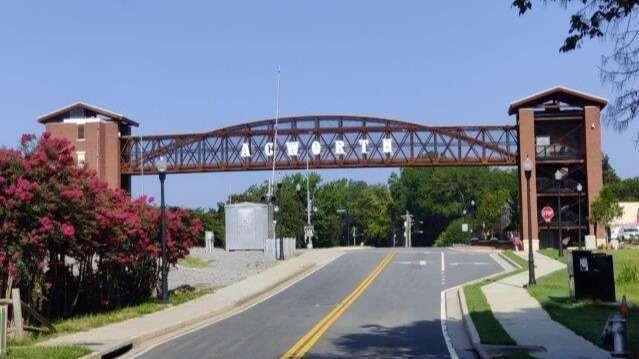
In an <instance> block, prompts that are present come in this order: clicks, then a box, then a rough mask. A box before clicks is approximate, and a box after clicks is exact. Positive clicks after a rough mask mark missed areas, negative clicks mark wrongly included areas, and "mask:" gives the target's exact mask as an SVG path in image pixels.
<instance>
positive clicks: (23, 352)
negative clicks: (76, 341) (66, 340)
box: [0, 346, 91, 359]
mask: <svg viewBox="0 0 639 359" xmlns="http://www.w3.org/2000/svg"><path fill="white" fill-rule="evenodd" d="M89 353H91V351H90V350H88V349H86V348H83V347H79V346H59V347H36V346H16V347H9V350H8V352H7V355H3V356H0V358H2V359H74V358H80V357H82V356H84V355H87V354H89Z"/></svg>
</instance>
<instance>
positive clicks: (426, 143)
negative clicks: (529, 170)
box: [120, 115, 518, 175]
mask: <svg viewBox="0 0 639 359" xmlns="http://www.w3.org/2000/svg"><path fill="white" fill-rule="evenodd" d="M276 122H277V126H276ZM120 141H121V146H120V150H121V161H120V165H121V173H122V174H130V175H139V174H142V173H145V174H146V173H154V172H155V171H156V169H155V165H154V163H155V161H156V160H157V158H159V157H160V156H163V157H164V158H165V159H166V161H167V162H168V169H167V172H169V173H190V172H219V171H246V170H267V169H270V168H271V166H272V165H273V157H275V167H276V168H277V169H299V168H305V167H306V166H307V162H308V166H309V167H310V168H353V167H409V166H467V165H475V166H476V165H485V166H508V165H511V166H512V165H516V164H517V162H516V161H517V149H518V145H517V127H516V126H512V125H503V126H450V127H432V126H426V125H422V124H417V123H411V122H404V121H397V120H391V119H386V118H379V117H367V116H352V115H312V116H296V117H285V118H281V119H279V120H278V121H276V120H274V119H269V120H264V121H257V122H249V123H245V124H241V125H236V126H232V127H226V128H222V129H218V130H214V131H210V132H205V133H193V134H179V135H161V136H141V137H138V136H124V137H122V138H121V140H120Z"/></svg>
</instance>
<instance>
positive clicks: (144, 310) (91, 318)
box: [0, 287, 214, 359]
mask: <svg viewBox="0 0 639 359" xmlns="http://www.w3.org/2000/svg"><path fill="white" fill-rule="evenodd" d="M213 292H214V288H210V287H199V288H185V289H180V290H175V291H173V292H172V293H171V297H170V304H163V303H161V302H160V301H159V300H157V299H149V300H147V301H144V302H142V303H139V304H136V305H131V306H128V307H124V308H120V309H116V310H111V311H107V312H102V313H95V314H87V315H81V316H76V317H71V318H68V319H64V320H61V321H58V322H55V323H53V326H54V327H55V329H56V331H57V332H56V333H55V334H53V335H40V336H37V335H27V336H25V337H24V338H23V339H21V340H19V341H16V340H12V341H9V343H8V346H9V352H8V355H6V356H0V359H14V358H16V359H18V358H34V359H40V358H43V359H44V358H52V359H63V358H79V357H81V356H84V355H86V354H89V353H90V352H91V351H90V350H87V349H85V348H83V347H79V346H60V347H40V346H37V347H36V346H35V344H36V343H38V342H40V341H44V340H46V339H49V338H51V337H52V336H56V335H60V334H66V333H74V332H79V331H84V330H89V329H93V328H97V327H101V326H104V325H108V324H112V323H117V322H121V321H123V320H127V319H131V318H135V317H139V316H142V315H145V314H149V313H153V312H157V311H159V310H162V309H165V308H168V307H169V306H174V305H179V304H182V303H185V302H188V301H190V300H193V299H196V298H198V297H201V296H203V295H206V294H209V293H213Z"/></svg>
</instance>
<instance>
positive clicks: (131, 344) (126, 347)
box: [40, 252, 343, 359]
mask: <svg viewBox="0 0 639 359" xmlns="http://www.w3.org/2000/svg"><path fill="white" fill-rule="evenodd" d="M342 253H343V252H342ZM340 255H341V254H338V255H335V256H333V257H332V258H330V259H329V260H328V261H326V260H320V261H313V262H312V263H306V264H303V265H300V266H299V267H298V268H296V269H295V270H294V271H292V272H291V273H288V274H286V275H285V276H282V278H280V280H278V281H277V282H275V283H273V284H272V285H269V286H268V287H265V288H263V289H261V290H259V291H257V292H253V293H249V294H247V295H245V296H243V297H240V298H238V299H237V300H235V301H233V302H230V303H229V304H227V305H224V306H222V307H220V308H218V309H215V310H210V311H206V312H202V313H201V314H200V315H198V316H195V317H191V318H189V319H186V320H183V321H179V322H176V323H173V324H172V325H169V326H166V327H163V328H161V329H158V330H154V331H150V332H146V333H144V334H141V335H138V336H134V337H132V338H129V339H127V340H122V341H114V342H112V343H111V344H109V346H108V347H107V348H105V349H100V350H98V351H95V352H92V353H90V354H87V355H85V356H83V357H82V359H94V358H102V357H105V356H110V355H114V354H115V355H118V354H124V353H126V352H128V351H130V350H132V349H139V348H140V347H141V346H142V345H143V344H144V343H146V342H149V341H151V340H153V339H156V338H158V337H162V336H166V335H170V334H171V333H174V332H179V331H180V330H183V329H188V328H192V327H196V326H197V325H198V324H202V323H205V322H206V321H208V320H211V319H214V318H216V317H224V316H227V315H228V316H231V315H234V314H237V313H234V312H235V311H237V312H238V313H239V312H240V311H241V310H243V309H242V308H244V307H245V306H247V305H249V304H256V303H257V302H256V303H253V302H254V301H256V300H258V299H259V298H261V297H264V296H266V295H268V294H269V293H272V292H273V291H274V290H277V289H278V288H285V287H287V286H290V285H293V284H294V283H295V282H296V281H297V280H298V279H302V278H304V277H306V276H307V275H310V274H311V273H313V272H314V271H315V270H319V269H321V268H322V267H324V266H325V265H326V264H328V263H330V262H332V261H333V260H335V259H336V258H338V257H339V256H340ZM325 261H326V262H325ZM209 295H215V293H212V294H209ZM176 307H178V306H175V307H169V308H166V309H164V310H171V309H172V308H176ZM148 315H152V314H148ZM222 319H223V318H222ZM69 344H72V343H69ZM40 345H42V343H41V344H40ZM52 345H60V344H59V343H55V344H52ZM75 345H80V346H82V344H75Z"/></svg>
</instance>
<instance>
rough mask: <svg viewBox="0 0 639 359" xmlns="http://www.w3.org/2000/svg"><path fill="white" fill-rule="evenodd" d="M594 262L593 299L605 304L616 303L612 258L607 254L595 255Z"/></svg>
mask: <svg viewBox="0 0 639 359" xmlns="http://www.w3.org/2000/svg"><path fill="white" fill-rule="evenodd" d="M591 261H592V268H593V270H592V282H593V286H594V288H592V290H593V292H592V298H593V299H599V300H602V301H604V302H614V301H615V300H616V299H617V298H616V297H615V294H616V293H615V271H614V269H613V267H612V256H611V255H609V254H605V253H594V254H593V255H592V258H591Z"/></svg>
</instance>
